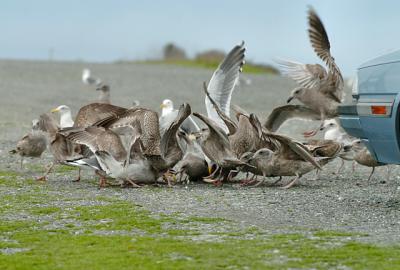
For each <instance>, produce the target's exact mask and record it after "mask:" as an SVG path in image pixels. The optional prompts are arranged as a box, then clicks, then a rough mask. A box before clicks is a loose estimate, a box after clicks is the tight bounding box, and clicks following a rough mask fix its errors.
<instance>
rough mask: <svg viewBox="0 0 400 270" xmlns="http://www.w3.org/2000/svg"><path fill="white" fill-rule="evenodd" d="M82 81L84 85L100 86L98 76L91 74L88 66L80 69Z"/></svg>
mask: <svg viewBox="0 0 400 270" xmlns="http://www.w3.org/2000/svg"><path fill="white" fill-rule="evenodd" d="M82 82H83V83H84V84H86V85H95V86H100V85H101V83H102V81H101V80H100V78H96V77H93V76H91V72H90V69H88V68H85V69H84V70H83V71H82Z"/></svg>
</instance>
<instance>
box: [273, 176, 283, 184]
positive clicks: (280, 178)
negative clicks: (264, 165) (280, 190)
mask: <svg viewBox="0 0 400 270" xmlns="http://www.w3.org/2000/svg"><path fill="white" fill-rule="evenodd" d="M280 181H282V176H279V178H278V180H276V181H275V182H273V184H274V185H276V184H278V183H279V182H280Z"/></svg>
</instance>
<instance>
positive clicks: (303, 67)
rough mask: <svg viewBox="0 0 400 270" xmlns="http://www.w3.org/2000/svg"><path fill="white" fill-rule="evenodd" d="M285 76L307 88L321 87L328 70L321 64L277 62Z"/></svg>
mask: <svg viewBox="0 0 400 270" xmlns="http://www.w3.org/2000/svg"><path fill="white" fill-rule="evenodd" d="M276 62H277V63H278V65H279V66H280V67H281V71H282V74H283V75H286V76H288V77H289V78H291V79H293V80H294V81H295V82H297V83H298V84H299V85H300V86H303V87H305V88H314V87H319V85H320V84H321V80H322V79H324V78H325V77H326V76H327V73H326V70H325V68H324V67H323V66H321V65H319V64H314V65H312V64H303V63H299V62H294V61H288V60H276Z"/></svg>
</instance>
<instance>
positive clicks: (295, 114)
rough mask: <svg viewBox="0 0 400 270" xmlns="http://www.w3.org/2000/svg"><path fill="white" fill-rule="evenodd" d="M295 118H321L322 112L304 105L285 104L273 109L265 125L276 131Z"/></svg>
mask: <svg viewBox="0 0 400 270" xmlns="http://www.w3.org/2000/svg"><path fill="white" fill-rule="evenodd" d="M294 118H301V119H305V120H321V116H320V114H318V113H316V112H315V111H313V110H311V109H310V108H308V107H306V106H304V105H283V106H280V107H276V108H275V109H273V110H272V112H271V113H270V114H269V116H268V118H267V120H266V121H265V123H264V127H265V128H266V129H268V130H269V131H272V132H275V131H277V130H278V129H279V128H280V126H281V125H282V124H283V123H285V122H286V121H287V120H289V119H294Z"/></svg>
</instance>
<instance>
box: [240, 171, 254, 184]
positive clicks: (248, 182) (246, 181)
mask: <svg viewBox="0 0 400 270" xmlns="http://www.w3.org/2000/svg"><path fill="white" fill-rule="evenodd" d="M254 177H255V178H256V180H254ZM255 181H257V176H256V175H255V174H253V176H252V177H251V178H250V179H247V178H246V180H242V181H241V182H240V185H241V186H247V185H251V184H253V183H254V182H255Z"/></svg>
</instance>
